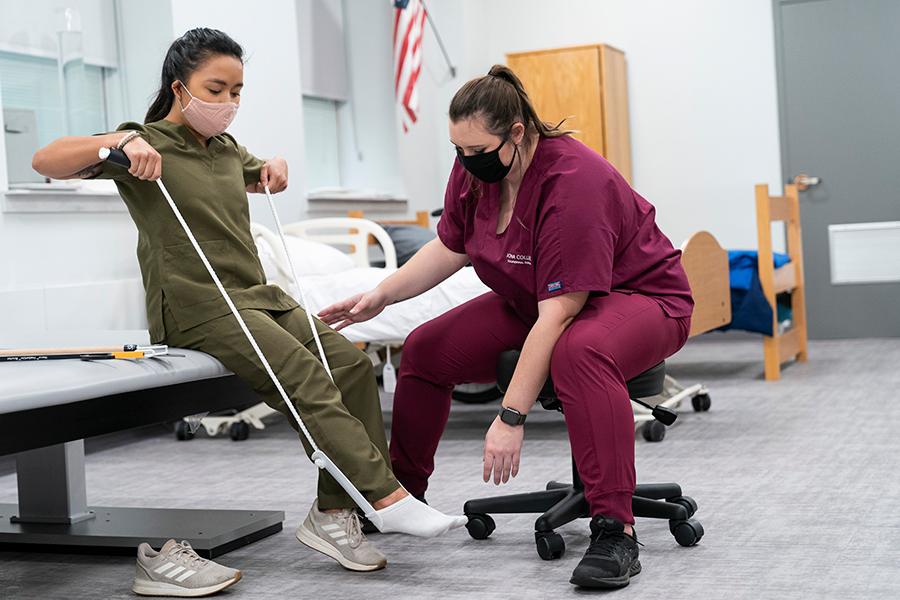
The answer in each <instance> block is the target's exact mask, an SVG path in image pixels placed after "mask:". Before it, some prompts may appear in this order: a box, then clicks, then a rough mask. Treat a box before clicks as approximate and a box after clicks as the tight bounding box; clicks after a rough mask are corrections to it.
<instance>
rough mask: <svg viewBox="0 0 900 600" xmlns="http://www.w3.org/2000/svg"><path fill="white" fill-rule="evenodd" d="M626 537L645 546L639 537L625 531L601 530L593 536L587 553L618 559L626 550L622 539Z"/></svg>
mask: <svg viewBox="0 0 900 600" xmlns="http://www.w3.org/2000/svg"><path fill="white" fill-rule="evenodd" d="M626 538H629V539H631V540H632V541H634V543H635V544H637V545H638V546H643V544H642V543H640V542H639V541H637V539H635V538H633V537H631V536H629V535H626V534H625V533H624V532H621V531H616V532H609V531H601V532H600V533H598V534H597V535H596V536H593V537H592V538H591V545H590V546H589V547H588V550H587V553H588V554H591V555H594V556H602V557H604V558H611V559H613V560H616V561H618V560H620V558H621V554H622V553H623V552H624V546H623V544H622V541H624V540H625V539H626Z"/></svg>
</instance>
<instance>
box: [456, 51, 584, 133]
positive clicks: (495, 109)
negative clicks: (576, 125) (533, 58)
mask: <svg viewBox="0 0 900 600" xmlns="http://www.w3.org/2000/svg"><path fill="white" fill-rule="evenodd" d="M472 116H480V117H482V118H483V119H484V122H485V125H486V126H487V130H488V131H489V132H491V133H492V134H493V135H498V136H501V137H502V136H505V135H506V134H507V132H508V131H509V129H510V127H512V126H513V123H515V122H516V121H518V122H520V123H522V124H523V125H525V130H526V132H537V133H539V134H540V135H541V136H542V137H559V136H561V135H568V134H570V133H574V131H572V130H568V129H560V126H561V125H562V124H563V122H564V121H565V119H563V120H562V121H560V122H559V123H557V124H556V125H551V124H550V123H545V122H544V121H542V120H541V119H540V117H538V114H537V111H535V110H534V106H533V105H532V104H531V99H530V98H529V97H528V93H527V92H526V91H525V86H523V85H522V82H521V81H519V78H518V77H516V74H515V73H513V71H512V69H510V68H509V67H507V66H505V65H494V66H493V67H491V70H490V71H488V74H487V75H485V76H483V77H477V78H475V79H472V80H471V81H469V82H468V83H466V84H465V85H463V86H462V87H461V88H459V91H458V92H456V95H454V96H453V100H451V101H450V120H451V121H453V122H456V121H459V120H460V119H468V118H469V117H472Z"/></svg>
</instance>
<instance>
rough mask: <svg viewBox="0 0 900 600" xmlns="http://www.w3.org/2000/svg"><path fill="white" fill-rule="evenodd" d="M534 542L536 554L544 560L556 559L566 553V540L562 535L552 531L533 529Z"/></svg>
mask: <svg viewBox="0 0 900 600" xmlns="http://www.w3.org/2000/svg"><path fill="white" fill-rule="evenodd" d="M534 543H535V545H536V546H537V553H538V556H540V557H541V558H543V559H544V560H557V559H558V558H562V555H563V554H565V553H566V542H565V540H563V537H562V536H561V535H559V534H558V533H555V532H553V531H535V532H534Z"/></svg>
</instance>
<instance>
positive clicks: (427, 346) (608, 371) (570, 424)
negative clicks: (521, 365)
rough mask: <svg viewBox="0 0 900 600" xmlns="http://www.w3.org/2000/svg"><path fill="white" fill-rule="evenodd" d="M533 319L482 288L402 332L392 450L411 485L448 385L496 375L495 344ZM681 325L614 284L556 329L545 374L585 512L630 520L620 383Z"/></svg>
mask: <svg viewBox="0 0 900 600" xmlns="http://www.w3.org/2000/svg"><path fill="white" fill-rule="evenodd" d="M532 324H533V322H529V321H528V320H525V319H523V318H522V317H520V316H519V315H518V314H517V313H516V312H514V311H513V309H512V308H511V307H510V306H509V305H508V304H507V303H506V301H505V300H503V298H501V297H500V296H499V295H497V294H495V293H494V292H488V293H487V294H484V295H482V296H479V297H477V298H474V299H473V300H470V301H469V302H466V303H465V304H462V305H460V306H458V307H456V308H454V309H453V310H450V311H449V312H447V313H445V314H443V315H441V316H440V317H437V318H436V319H433V320H431V321H429V322H427V323H425V324H423V325H422V326H420V327H418V328H417V329H415V330H414V331H413V332H412V333H411V334H410V335H409V337H408V338H407V340H406V343H405V345H404V348H403V359H402V361H401V365H400V370H399V374H398V380H397V389H396V393H395V394H394V411H393V425H392V429H391V445H390V452H391V462H392V464H393V470H394V474H395V475H396V477H397V479H399V481H400V483H402V484H403V486H404V487H406V489H407V490H409V492H410V493H412V494H415V495H421V494H424V493H425V490H426V488H427V487H428V478H429V477H430V476H431V473H432V472H433V471H434V455H435V452H436V451H437V447H438V442H439V440H440V438H441V434H442V433H443V432H444V427H445V426H446V424H447V417H448V416H449V414H450V400H451V398H450V394H451V391H452V390H453V387H454V386H455V385H457V384H460V383H469V382H473V383H488V382H491V381H496V368H497V359H498V357H499V355H500V353H502V352H504V351H506V350H511V349H519V348H521V347H522V344H523V343H524V342H525V337H526V336H527V335H528V332H529V331H530V329H531V325H532ZM689 330H690V318H689V317H685V318H678V319H675V318H670V317H668V316H667V315H666V314H665V313H664V312H663V310H662V308H661V307H660V305H659V304H657V303H656V302H655V301H654V300H653V299H651V298H649V297H647V296H643V295H640V294H626V293H620V292H613V293H611V294H609V295H607V296H598V297H592V298H589V299H588V302H587V303H586V304H585V306H584V308H583V309H582V311H581V312H580V313H579V314H578V316H577V317H576V318H575V320H574V321H573V322H572V323H571V325H569V327H568V328H567V329H566V330H565V332H564V333H563V334H562V336H561V337H560V338H559V341H558V342H557V344H556V347H555V348H554V350H553V355H552V358H551V361H550V374H551V376H552V378H553V383H554V385H555V387H556V393H557V395H558V396H559V399H560V400H561V402H562V405H563V410H564V414H565V419H566V426H567V428H568V430H569V441H570V444H571V446H572V453H573V456H574V457H575V464H576V466H577V467H578V472H579V474H580V475H581V479H582V481H583V482H584V491H585V496H586V497H587V500H588V504H589V505H590V508H591V514H592V515H598V514H602V515H605V516H608V517H614V518H616V519H619V520H621V521H622V522H625V523H634V516H633V515H632V512H631V496H632V493H633V492H634V486H635V472H634V414H633V412H632V408H631V401H630V400H629V398H628V391H627V389H626V387H625V382H626V381H627V380H628V379H631V378H632V377H635V376H637V375H639V374H640V373H642V372H644V371H646V370H647V369H649V368H650V367H653V366H654V365H656V364H658V363H659V362H660V361H662V360H664V359H665V358H667V357H668V356H671V355H672V354H674V353H675V352H676V351H677V350H678V349H679V348H681V347H682V346H683V345H684V343H685V341H687V337H688V332H689ZM526 427H527V425H526ZM526 441H527V436H526ZM523 468H527V466H526V465H525V464H524V463H523ZM473 476H474V474H473Z"/></svg>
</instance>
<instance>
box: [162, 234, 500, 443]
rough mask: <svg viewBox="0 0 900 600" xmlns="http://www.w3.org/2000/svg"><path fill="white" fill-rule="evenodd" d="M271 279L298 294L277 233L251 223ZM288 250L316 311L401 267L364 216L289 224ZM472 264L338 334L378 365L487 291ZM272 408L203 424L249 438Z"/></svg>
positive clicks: (184, 431) (190, 425) (187, 428)
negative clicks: (423, 328)
mask: <svg viewBox="0 0 900 600" xmlns="http://www.w3.org/2000/svg"><path fill="white" fill-rule="evenodd" d="M250 230H251V233H252V235H253V239H254V241H255V243H256V246H257V250H258V252H259V257H260V261H261V263H262V265H263V269H264V270H265V272H266V277H267V279H268V281H269V283H274V284H277V285H279V286H281V287H282V288H283V289H284V290H285V291H287V292H288V293H290V294H291V295H293V296H294V297H299V293H298V291H297V290H296V288H295V286H294V285H293V284H292V282H291V276H290V266H289V264H288V258H287V256H286V254H285V251H284V247H283V245H282V243H281V240H280V239H279V237H278V234H276V233H274V232H273V231H271V230H270V229H268V228H267V227H265V226H263V225H260V224H259V223H252V224H251V227H250ZM284 232H285V234H286V236H287V242H288V247H289V248H290V251H291V256H292V258H293V260H294V266H295V267H296V269H297V275H298V277H299V278H300V285H302V286H303V290H304V291H305V292H306V299H307V301H308V302H309V304H310V307H311V309H312V310H313V312H314V313H316V312H318V311H319V310H321V309H323V308H325V307H326V306H328V305H330V304H333V303H334V302H337V301H339V300H343V299H345V298H348V297H350V296H352V295H354V294H358V293H361V292H366V291H369V290H371V289H372V288H374V287H375V286H377V285H378V284H379V283H381V281H382V280H384V279H385V278H387V277H388V276H389V275H391V274H392V273H394V272H395V271H396V270H397V257H396V253H395V251H394V245H393V242H391V238H390V236H388V234H387V232H386V231H385V230H384V229H383V228H382V227H381V226H380V225H378V224H377V223H374V222H373V221H369V220H366V219H359V218H350V217H334V218H322V219H310V220H306V221H298V222H295V223H290V224H287V225H285V226H284ZM370 236H371V238H373V239H374V240H376V241H377V243H378V244H379V245H380V247H381V251H382V253H383V254H384V262H385V266H384V267H370V266H369V264H370V255H369V251H370V248H372V246H371V245H370V243H369V240H370ZM488 291H489V290H488V288H487V286H485V285H484V284H483V283H482V282H481V280H480V279H478V276H477V275H476V274H475V271H474V269H472V268H471V267H465V268H463V269H461V270H460V271H459V272H457V273H454V274H453V275H452V276H451V277H449V278H448V279H447V280H446V281H444V282H442V283H441V284H440V285H438V286H436V287H435V288H433V289H431V290H429V291H427V292H425V293H424V294H421V295H420V296H417V297H416V298H411V299H410V300H407V301H405V302H402V303H399V304H395V305H392V306H388V307H387V308H385V310H384V311H383V312H382V313H381V314H380V315H378V316H377V317H375V318H373V319H370V320H369V321H366V322H363V323H355V324H353V325H351V326H349V327H347V328H346V329H343V330H342V331H341V333H342V334H343V335H345V336H346V337H347V338H348V339H349V340H350V341H351V342H354V343H356V344H358V345H360V346H361V347H364V348H365V349H366V351H367V353H368V354H369V356H370V357H371V359H372V361H373V363H374V364H375V365H376V366H378V365H379V364H381V362H382V358H381V353H383V352H384V350H385V349H391V348H393V349H396V348H399V347H400V346H402V345H403V341H404V340H405V339H406V336H408V335H409V334H410V332H412V330H413V329H415V328H416V327H418V326H419V325H421V324H422V323H424V322H426V321H429V320H431V319H433V318H435V317H437V316H439V315H441V314H443V313H445V312H446V311H448V310H450V309H451V308H453V307H455V306H458V305H460V304H462V303H464V302H467V301H469V300H471V299H472V298H475V297H477V296H480V295H481V294H483V293H485V292H488ZM273 413H274V411H273V410H272V409H271V408H269V407H268V406H267V405H265V404H262V403H260V404H259V405H257V406H254V407H252V408H250V409H247V410H243V411H240V412H237V413H235V414H230V415H221V416H204V417H202V418H199V426H200V427H203V429H204V430H205V431H206V433H207V434H208V435H211V436H212V435H217V434H224V433H226V432H227V433H228V434H229V435H230V437H231V439H233V440H235V441H239V440H243V439H246V438H247V437H248V436H249V433H250V428H251V427H253V428H255V429H264V428H265V424H264V422H263V420H262V419H263V418H265V417H267V416H268V415H271V414H273ZM197 420H198V419H197V418H188V419H187V420H184V421H182V422H179V423H177V424H176V429H175V434H176V438H177V439H179V440H186V439H190V438H191V437H193V434H194V430H195V428H196V425H194V422H196V421H197Z"/></svg>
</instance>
